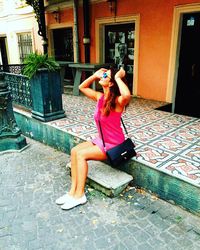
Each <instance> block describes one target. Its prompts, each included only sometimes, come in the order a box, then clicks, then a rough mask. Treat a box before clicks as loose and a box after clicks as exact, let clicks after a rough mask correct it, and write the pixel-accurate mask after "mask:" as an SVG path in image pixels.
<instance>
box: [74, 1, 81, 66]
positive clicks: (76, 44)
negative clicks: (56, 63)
mask: <svg viewBox="0 0 200 250" xmlns="http://www.w3.org/2000/svg"><path fill="white" fill-rule="evenodd" d="M73 4H74V8H73V9H74V36H75V48H76V49H75V51H76V53H75V58H74V59H75V62H77V63H78V62H79V58H80V56H79V55H80V52H79V35H78V0H74V1H73Z"/></svg>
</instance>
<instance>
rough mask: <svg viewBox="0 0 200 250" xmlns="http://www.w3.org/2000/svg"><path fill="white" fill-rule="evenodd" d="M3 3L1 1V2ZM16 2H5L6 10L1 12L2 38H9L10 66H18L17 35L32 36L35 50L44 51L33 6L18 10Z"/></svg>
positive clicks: (13, 0)
mask: <svg viewBox="0 0 200 250" xmlns="http://www.w3.org/2000/svg"><path fill="white" fill-rule="evenodd" d="M0 1H1V0H0ZM15 2H16V1H15V0H6V1H5V0H4V9H3V11H1V10H0V36H6V37H7V54H8V63H9V64H18V63H20V60H19V49H18V41H17V34H18V33H23V32H30V33H31V34H32V42H33V50H34V51H35V50H37V51H38V52H42V51H43V46H42V39H41V37H40V36H39V35H38V24H37V21H36V19H35V13H34V12H33V9H32V7H31V6H26V7H19V8H16V6H18V5H16V3H15Z"/></svg>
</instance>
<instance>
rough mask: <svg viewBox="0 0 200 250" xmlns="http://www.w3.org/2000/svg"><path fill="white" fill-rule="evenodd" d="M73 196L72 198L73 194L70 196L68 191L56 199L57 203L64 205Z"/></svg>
mask: <svg viewBox="0 0 200 250" xmlns="http://www.w3.org/2000/svg"><path fill="white" fill-rule="evenodd" d="M71 198H72V196H70V195H69V194H68V193H66V194H64V195H63V196H61V197H60V198H58V199H57V200H56V204H57V205H63V204H64V203H65V202H67V201H68V200H69V199H71Z"/></svg>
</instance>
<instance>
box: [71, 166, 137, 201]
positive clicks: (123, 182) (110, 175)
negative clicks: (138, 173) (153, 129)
mask: <svg viewBox="0 0 200 250" xmlns="http://www.w3.org/2000/svg"><path fill="white" fill-rule="evenodd" d="M67 167H68V168H70V167H71V165H70V163H69V164H67ZM88 167H89V168H88V177H87V183H88V184H89V185H90V186H91V187H93V188H95V189H96V190H98V191H101V192H102V193H104V194H106V195H107V196H109V197H115V196H117V195H119V194H120V193H121V192H122V191H123V190H124V189H125V188H126V187H127V186H128V184H129V183H130V182H131V181H132V180H133V177H132V176H131V175H129V174H127V173H125V172H123V171H121V170H118V169H115V168H112V167H110V166H109V165H107V164H105V163H103V162H100V161H88Z"/></svg>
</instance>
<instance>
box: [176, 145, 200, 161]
mask: <svg viewBox="0 0 200 250" xmlns="http://www.w3.org/2000/svg"><path fill="white" fill-rule="evenodd" d="M181 155H182V156H184V157H186V158H188V159H190V160H193V161H196V162H199V164H200V143H199V145H193V146H192V147H190V148H189V149H187V150H185V151H184V152H182V154H181Z"/></svg>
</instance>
